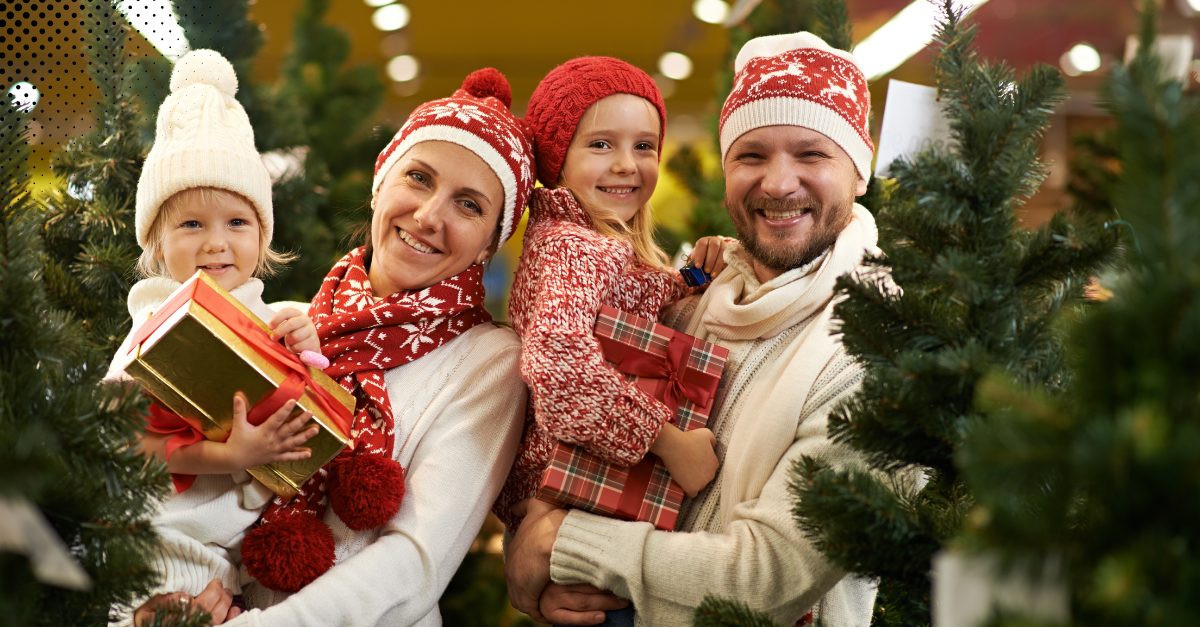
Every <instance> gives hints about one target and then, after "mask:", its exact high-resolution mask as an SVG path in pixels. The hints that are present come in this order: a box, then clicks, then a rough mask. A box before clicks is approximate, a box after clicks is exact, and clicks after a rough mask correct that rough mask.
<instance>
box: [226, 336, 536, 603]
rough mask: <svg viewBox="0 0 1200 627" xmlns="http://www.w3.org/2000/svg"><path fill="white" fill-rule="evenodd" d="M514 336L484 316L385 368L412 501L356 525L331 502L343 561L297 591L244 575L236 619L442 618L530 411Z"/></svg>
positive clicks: (330, 520) (398, 453)
mask: <svg viewBox="0 0 1200 627" xmlns="http://www.w3.org/2000/svg"><path fill="white" fill-rule="evenodd" d="M519 360H520V345H519V343H518V341H517V337H516V334H515V333H513V332H512V331H511V330H508V329H501V328H498V327H496V326H494V325H491V324H481V325H479V326H476V327H474V328H472V329H471V330H469V331H467V332H466V333H464V334H462V335H461V336H459V337H458V338H456V339H454V340H452V341H451V342H450V343H448V344H446V345H444V346H442V347H441V348H438V349H437V350H435V351H433V352H431V353H429V354H428V355H425V356H424V357H422V358H420V359H417V360H415V361H412V362H410V363H407V364H404V365H402V366H398V367H396V368H392V369H391V370H388V371H387V372H386V373H385V375H384V378H385V381H386V383H387V389H388V397H389V399H390V400H391V402H392V410H393V412H394V414H395V417H396V440H395V441H396V445H395V450H394V452H393V455H392V457H393V459H395V460H396V461H398V462H400V464H401V465H402V466H404V468H405V470H406V472H407V475H406V477H405V482H404V483H405V495H404V501H403V503H401V505H400V511H399V512H397V513H396V516H395V517H394V518H392V520H391V522H389V523H388V524H386V525H384V526H383V527H381V528H379V529H376V530H372V531H353V530H351V529H349V528H348V527H346V525H345V524H344V523H342V521H341V520H340V519H338V517H337V516H336V515H335V514H334V513H333V512H332V511H329V512H327V513H326V515H325V522H326V523H327V524H329V526H330V527H331V528H332V529H333V535H334V538H335V540H336V543H337V544H336V551H337V563H336V564H334V566H333V568H332V569H330V570H329V572H327V573H325V574H324V575H322V576H321V577H319V578H318V579H317V580H316V581H314V582H313V583H311V584H309V585H308V586H307V587H305V588H304V589H303V590H301V591H300V592H297V593H296V594H293V595H290V596H288V595H285V594H282V593H277V592H273V591H271V590H267V589H265V588H262V587H261V586H258V585H257V584H256V583H254V582H253V581H252V580H251V581H249V582H247V583H245V586H244V588H245V596H246V601H247V603H248V605H250V606H251V607H252V608H257V609H251V610H250V611H248V612H247V613H245V614H242V615H241V616H239V617H237V618H235V619H234V620H233V621H231V622H229V623H226V624H227V625H237V626H244V625H255V626H261V627H274V626H279V627H284V626H286V627H303V626H312V627H318V626H319V627H334V626H336V625H345V626H350V625H354V626H367V625H379V626H384V625H387V626H393V625H395V626H402V625H422V626H435V625H441V623H442V620H441V614H440V613H439V612H438V607H437V603H438V599H439V598H440V597H441V595H442V592H443V591H444V590H445V589H446V585H447V584H449V582H450V578H451V577H452V576H453V575H454V572H455V571H456V570H457V569H458V566H459V564H460V563H461V562H462V560H463V557H464V556H466V553H467V550H468V549H469V548H470V546H471V543H472V542H473V541H474V540H475V537H476V535H477V534H478V532H479V529H480V527H481V526H482V525H483V521H484V518H485V517H486V516H487V512H488V509H489V508H490V507H491V505H492V502H493V501H495V499H496V495H497V494H498V493H499V492H500V487H501V485H503V483H504V479H505V477H506V476H507V475H508V471H509V468H510V467H511V466H512V462H513V458H514V456H515V455H516V450H517V443H518V441H519V439H520V436H521V427H522V424H523V419H524V414H525V396H526V391H525V384H524V383H523V382H522V381H521V379H520V376H519V372H518V362H519Z"/></svg>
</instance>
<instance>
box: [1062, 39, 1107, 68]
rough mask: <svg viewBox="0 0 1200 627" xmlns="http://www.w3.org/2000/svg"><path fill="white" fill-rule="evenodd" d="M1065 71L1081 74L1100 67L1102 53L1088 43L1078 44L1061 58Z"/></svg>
mask: <svg viewBox="0 0 1200 627" xmlns="http://www.w3.org/2000/svg"><path fill="white" fill-rule="evenodd" d="M1059 65H1061V66H1062V69H1063V72H1065V73H1067V74H1068V75H1070V76H1079V75H1080V74H1085V73H1087V72H1095V71H1096V70H1098V69H1100V53H1099V52H1097V51H1096V49H1095V48H1093V47H1091V46H1089V45H1088V44H1076V45H1075V47H1074V48H1071V49H1070V50H1068V51H1067V53H1066V54H1064V55H1063V56H1062V58H1061V59H1059Z"/></svg>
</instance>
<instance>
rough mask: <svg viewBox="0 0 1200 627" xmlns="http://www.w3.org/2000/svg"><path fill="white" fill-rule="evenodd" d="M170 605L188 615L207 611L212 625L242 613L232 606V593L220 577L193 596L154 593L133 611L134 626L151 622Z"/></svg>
mask: <svg viewBox="0 0 1200 627" xmlns="http://www.w3.org/2000/svg"><path fill="white" fill-rule="evenodd" d="M172 606H173V607H175V608H177V609H175V612H179V613H183V612H186V613H187V614H189V615H194V614H200V613H207V614H208V615H209V616H211V617H212V624H214V625H220V624H221V623H223V622H225V621H227V620H229V619H231V618H234V617H236V616H238V615H239V614H241V613H242V610H241V608H238V607H233V594H232V593H231V592H230V591H229V590H226V589H225V588H223V587H222V586H221V580H220V579H213V580H212V581H210V582H208V586H207V587H205V588H204V591H203V592H201V593H200V594H198V595H196V597H195V598H192V597H191V595H189V594H187V593H185V592H172V593H169V594H156V595H154V596H152V597H150V600H148V601H146V602H145V603H143V604H142V605H141V607H139V608H137V609H136V610H134V611H133V625H134V627H142V625H145V624H148V623H150V622H152V621H153V620H154V615H155V614H156V613H157V612H158V611H159V610H160V609H166V608H168V607H172ZM168 611H170V610H168Z"/></svg>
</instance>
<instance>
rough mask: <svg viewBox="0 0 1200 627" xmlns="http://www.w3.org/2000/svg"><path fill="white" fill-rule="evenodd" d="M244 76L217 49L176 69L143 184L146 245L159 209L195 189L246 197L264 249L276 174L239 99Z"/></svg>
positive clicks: (141, 240) (140, 233) (192, 55)
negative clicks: (256, 141) (265, 160)
mask: <svg viewBox="0 0 1200 627" xmlns="http://www.w3.org/2000/svg"><path fill="white" fill-rule="evenodd" d="M237 89H238V81H237V74H235V73H234V71H233V66H232V65H231V64H230V63H229V61H227V60H226V59H225V57H223V56H221V55H220V53H218V52H215V51H212V50H193V51H191V52H189V53H187V54H186V55H184V57H183V58H182V59H180V60H179V62H178V63H176V64H175V69H174V70H173V71H172V72H171V95H169V96H167V99H166V100H164V101H163V103H162V106H161V107H159V109H158V122H157V124H156V126H155V131H154V147H153V148H151V149H150V154H149V155H147V156H146V163H145V165H144V166H143V167H142V175H141V178H139V179H138V188H137V210H136V215H135V219H134V223H135V226H136V231H137V241H138V244H139V245H141V246H142V247H143V248H145V247H146V244H147V238H148V237H149V234H150V227H151V226H152V225H153V224H154V219H155V218H157V217H158V211H159V208H160V207H162V204H163V202H164V201H166V200H167V199H168V198H170V197H171V196H174V195H175V194H177V193H179V192H181V191H183V190H185V189H191V188H195V187H216V188H219V189H225V190H229V191H231V192H234V193H236V194H240V195H242V196H244V197H245V198H246V199H247V200H249V201H250V203H251V204H252V205H254V210H255V211H256V212H257V213H258V219H259V222H260V223H261V224H262V231H263V235H264V244H267V243H270V241H271V234H272V232H273V231H274V228H275V217H274V212H273V211H272V208H271V176H270V174H268V173H267V168H266V167H265V166H264V165H263V162H262V157H261V156H260V155H259V154H258V151H257V150H255V148H254V129H253V128H251V127H250V118H248V117H246V111H245V110H244V109H242V105H241V104H240V103H239V102H238V101H237V100H236V99H235V98H234V95H235V94H237Z"/></svg>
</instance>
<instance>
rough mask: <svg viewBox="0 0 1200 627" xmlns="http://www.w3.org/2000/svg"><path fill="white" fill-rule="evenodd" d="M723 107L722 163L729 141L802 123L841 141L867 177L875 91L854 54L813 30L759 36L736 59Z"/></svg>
mask: <svg viewBox="0 0 1200 627" xmlns="http://www.w3.org/2000/svg"><path fill="white" fill-rule="evenodd" d="M734 71H735V72H737V74H736V76H735V78H734V82H733V90H732V91H731V92H730V94H729V97H728V98H726V99H725V106H724V107H722V108H721V123H720V134H721V163H722V164H724V163H725V154H726V153H727V152H729V146H731V145H732V144H733V142H734V141H735V140H737V138H739V137H741V136H742V135H744V134H746V133H748V132H750V131H752V130H754V129H756V128H762V127H764V126H781V125H788V126H802V127H804V128H808V129H812V130H814V131H817V132H818V133H821V134H823V135H825V136H826V137H828V138H829V139H832V140H833V141H835V142H837V144H838V145H839V146H841V147H842V150H845V151H846V153H847V154H849V155H850V159H851V160H853V161H854V167H855V168H856V169H857V170H858V175H859V176H861V177H862V178H863V180H867V179H869V177H870V172H871V156H872V155H873V154H874V153H875V145H874V144H873V143H872V142H871V133H870V131H869V130H868V127H867V118H868V116H869V115H870V113H871V94H870V93H869V92H868V91H867V79H866V77H864V76H863V72H862V69H861V68H859V66H858V61H857V60H856V59H855V58H854V55H852V54H850V53H849V52H845V51H843V50H837V49H835V48H833V47H831V46H830V45H829V44H827V43H825V42H824V40H822V39H821V38H820V37H817V36H816V35H814V34H812V33H792V34H790V35H771V36H768V37H758V38H756V39H751V40H750V41H748V42H746V45H744V46H742V49H741V51H740V52H738V55H737V60H736V61H735V62H734Z"/></svg>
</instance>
